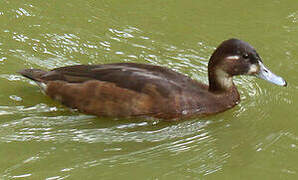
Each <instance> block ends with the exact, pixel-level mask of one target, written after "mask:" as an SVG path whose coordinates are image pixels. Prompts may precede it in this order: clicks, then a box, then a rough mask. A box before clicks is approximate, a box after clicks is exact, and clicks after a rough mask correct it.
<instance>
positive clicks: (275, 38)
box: [0, 0, 298, 180]
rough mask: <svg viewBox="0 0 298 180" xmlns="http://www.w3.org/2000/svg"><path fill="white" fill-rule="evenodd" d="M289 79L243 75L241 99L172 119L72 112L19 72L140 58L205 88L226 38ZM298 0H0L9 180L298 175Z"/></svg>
mask: <svg viewBox="0 0 298 180" xmlns="http://www.w3.org/2000/svg"><path fill="white" fill-rule="evenodd" d="M231 37H237V38H240V39H242V40H245V41H247V42H249V43H250V44H252V45H253V46H254V47H255V48H256V49H257V50H258V52H259V54H260V55H261V56H262V57H263V61H264V63H265V64H266V65H267V66H268V67H269V69H271V70H272V71H273V72H275V73H276V74H278V75H280V76H282V77H284V78H285V79H286V80H287V81H288V84H289V85H288V87H286V88H283V87H278V86H275V85H272V84H269V83H267V82H264V81H262V80H258V79H255V78H253V77H238V78H236V79H235V82H236V83H237V86H238V89H239V91H240V93H241V99H242V102H241V103H240V104H239V105H238V106H237V107H235V108H233V109H231V110H229V111H226V112H224V113H221V114H218V115H215V116H210V117H206V118H201V119H191V120H187V121H183V122H178V123H177V122H176V123H168V122H161V121H158V120H150V119H149V120H148V119H134V120H129V119H118V120H115V119H107V118H106V119H104V118H96V117H93V116H87V115H83V114H79V113H77V112H72V111H70V110H69V109H67V108H65V107H63V106H61V105H59V104H58V103H56V102H54V101H52V100H51V99H49V98H48V97H46V96H45V95H43V94H42V93H41V92H40V91H39V89H38V87H37V86H36V85H35V84H34V83H32V82H30V81H29V80H27V79H25V78H22V77H20V76H19V75H17V74H16V73H15V72H16V71H18V70H20V69H22V68H41V69H52V68H55V67H60V66H65V65H72V64H86V63H90V64H102V63H111V62H142V63H151V64H157V65H161V66H167V67H170V68H172V69H175V70H177V71H179V72H181V73H185V74H187V75H189V76H191V77H192V78H194V79H197V80H198V81H202V82H205V83H207V81H208V80H207V76H206V73H207V63H208V59H209V56H210V54H211V53H212V52H213V50H214V48H215V47H216V46H217V45H218V44H219V43H220V42H221V41H223V40H225V39H228V38H231ZM297 49H298V1H297V0H284V1H278V0H263V1H257V0H254V1H253V0H243V1H237V0H223V1H215V0H208V1H199V0H184V1H173V0H163V1H157V0H153V1H145V0H138V1H136V0H130V1H119V0H118V1H116V0H110V1H105V0H101V1H92V0H84V1H83V0H64V1H58V0H53V1H8V0H2V1H0V72H1V73H0V85H1V89H0V179H47V178H48V179H51V180H53V179H298V134H297V132H298V118H297V117H298V106H297V103H298V93H297V92H298V76H297V69H298V61H297V60H298V51H297Z"/></svg>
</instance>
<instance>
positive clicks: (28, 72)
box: [18, 69, 47, 92]
mask: <svg viewBox="0 0 298 180" xmlns="http://www.w3.org/2000/svg"><path fill="white" fill-rule="evenodd" d="M18 73H20V74H21V75H22V76H24V77H26V78H28V79H31V80H33V81H34V82H35V83H36V84H37V85H38V86H39V87H40V88H41V90H42V91H43V92H45V91H46V89H47V85H46V83H47V82H46V81H45V80H43V78H42V76H43V75H45V74H46V73H47V71H44V70H41V69H23V70H21V71H18Z"/></svg>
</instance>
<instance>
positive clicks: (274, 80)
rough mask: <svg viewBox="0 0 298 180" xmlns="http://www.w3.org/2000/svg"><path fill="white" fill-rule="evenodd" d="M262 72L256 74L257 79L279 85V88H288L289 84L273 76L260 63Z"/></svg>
mask: <svg viewBox="0 0 298 180" xmlns="http://www.w3.org/2000/svg"><path fill="white" fill-rule="evenodd" d="M259 65H260V71H259V73H258V74H256V76H257V77H259V78H261V79H264V80H266V81H269V82H271V83H273V84H277V85H279V86H287V82H286V81H285V80H284V79H283V78H282V77H279V76H277V75H275V74H273V73H272V72H271V71H270V70H269V69H267V68H266V67H265V66H264V64H263V63H262V62H261V61H259Z"/></svg>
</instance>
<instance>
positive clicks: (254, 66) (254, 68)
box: [247, 64, 259, 74]
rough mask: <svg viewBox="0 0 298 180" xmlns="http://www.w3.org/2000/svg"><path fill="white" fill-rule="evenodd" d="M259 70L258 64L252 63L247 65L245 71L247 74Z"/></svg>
mask: <svg viewBox="0 0 298 180" xmlns="http://www.w3.org/2000/svg"><path fill="white" fill-rule="evenodd" d="M258 70H259V68H258V66H257V65H255V64H252V65H251V66H250V67H249V70H248V72H247V74H255V73H257V72H258Z"/></svg>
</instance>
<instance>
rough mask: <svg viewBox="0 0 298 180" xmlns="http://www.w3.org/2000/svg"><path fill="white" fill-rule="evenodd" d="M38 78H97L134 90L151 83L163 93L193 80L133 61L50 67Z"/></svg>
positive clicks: (48, 79) (179, 89) (76, 80)
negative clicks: (50, 68) (50, 69)
mask: <svg viewBox="0 0 298 180" xmlns="http://www.w3.org/2000/svg"><path fill="white" fill-rule="evenodd" d="M39 78H40V79H42V80H43V81H45V82H47V81H55V80H61V81H66V82H69V83H82V82H86V81H89V80H99V81H104V82H110V83H113V84H115V85H116V86H118V87H121V88H126V89H129V90H134V91H136V92H142V91H143V90H144V88H145V87H146V86H154V87H155V88H156V90H157V91H158V92H159V93H161V94H162V95H163V96H168V95H169V94H170V93H177V91H182V90H183V88H185V87H187V84H189V83H192V82H193V80H192V79H190V78H189V77H187V76H185V75H183V74H180V73H177V72H175V71H173V70H171V69H168V68H165V67H161V66H154V65H147V64H136V63H116V64H104V65H76V66H67V67H61V68H57V69H53V70H52V71H49V72H47V73H44V74H43V75H42V76H40V77H39Z"/></svg>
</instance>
